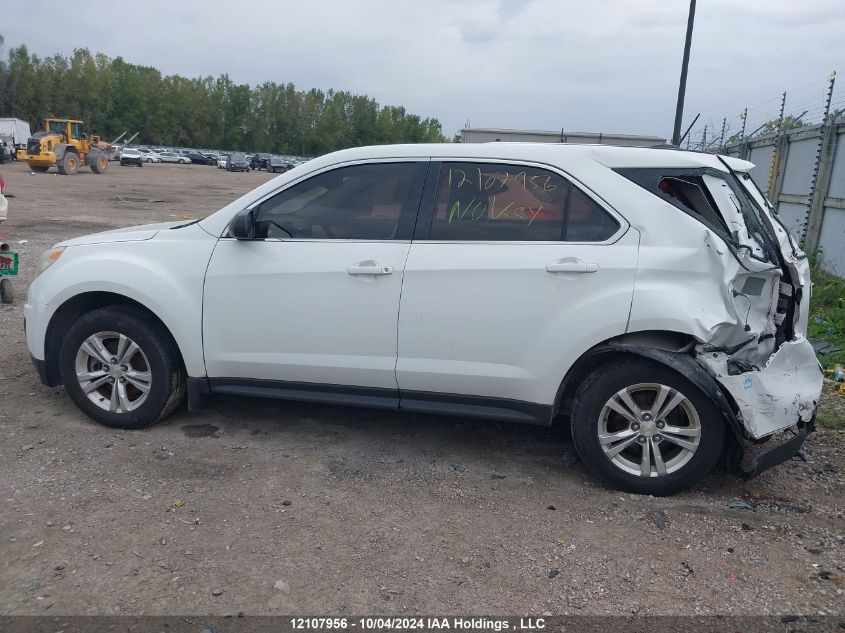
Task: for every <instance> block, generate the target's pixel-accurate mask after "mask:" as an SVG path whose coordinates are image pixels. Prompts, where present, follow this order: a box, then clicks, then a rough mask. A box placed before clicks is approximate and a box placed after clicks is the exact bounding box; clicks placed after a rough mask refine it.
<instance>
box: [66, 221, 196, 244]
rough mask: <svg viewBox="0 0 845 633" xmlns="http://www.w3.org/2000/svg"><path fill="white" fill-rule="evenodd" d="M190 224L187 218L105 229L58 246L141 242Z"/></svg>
mask: <svg viewBox="0 0 845 633" xmlns="http://www.w3.org/2000/svg"><path fill="white" fill-rule="evenodd" d="M184 224H188V222H185V220H179V221H177V222H159V223H157V224H142V225H141V226H128V227H126V228H123V229H114V230H111V231H103V232H101V233H92V234H91V235H83V236H82V237H75V238H73V239H72V240H65V241H64V242H60V243H58V244H56V246H83V245H85V244H104V243H106V242H140V241H143V240H149V239H152V237H153V236H154V235H155V234H156V233H158V232H159V231H166V230H167V229H172V228H174V227H177V226H180V225H184Z"/></svg>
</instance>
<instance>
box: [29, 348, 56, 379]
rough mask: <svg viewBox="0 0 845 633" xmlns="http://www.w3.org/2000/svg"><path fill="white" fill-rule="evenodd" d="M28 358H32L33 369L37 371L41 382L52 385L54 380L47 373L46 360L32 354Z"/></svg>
mask: <svg viewBox="0 0 845 633" xmlns="http://www.w3.org/2000/svg"><path fill="white" fill-rule="evenodd" d="M30 358H32V364H33V365H35V371H37V372H38V379H39V380H40V381H41V384H43V385H47V386H48V387H54V386H55V382H54V381H53V380H51V379H50V376H49V374H48V373H47V362H46V361H43V360H41V359H39V358H35V356H32V355H30Z"/></svg>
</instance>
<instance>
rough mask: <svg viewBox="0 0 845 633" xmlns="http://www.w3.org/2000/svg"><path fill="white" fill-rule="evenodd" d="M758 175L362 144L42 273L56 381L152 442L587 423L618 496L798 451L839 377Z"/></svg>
mask: <svg viewBox="0 0 845 633" xmlns="http://www.w3.org/2000/svg"><path fill="white" fill-rule="evenodd" d="M751 168H752V165H751V164H750V163H748V162H745V161H741V160H737V159H733V158H726V157H719V156H714V155H709V154H703V153H693V152H684V151H679V150H672V149H645V148H620V147H609V146H575V145H550V144H549V145H545V144H543V145H541V144H508V143H492V144H479V145H474V144H444V145H409V146H382V147H368V148H359V149H352V150H345V151H342V152H336V153H334V154H329V155H326V156H323V157H321V158H317V159H314V160H312V161H309V162H308V163H307V164H305V165H302V166H299V167H297V168H295V169H293V170H291V171H288V172H287V173H285V174H284V175H282V176H279V177H277V178H275V179H273V180H271V181H269V182H267V183H265V184H264V185H262V186H260V187H258V188H257V189H255V190H254V191H252V192H250V193H248V194H247V195H245V196H243V197H242V198H240V199H238V200H236V201H235V202H233V203H231V204H229V205H228V206H226V207H225V208H223V209H221V210H220V211H218V212H217V213H214V214H213V215H211V216H209V217H207V218H205V219H204V220H201V221H198V222H190V223H187V224H186V223H184V222H183V223H170V224H159V225H151V226H141V227H134V228H129V229H125V230H118V231H109V232H106V233H99V234H96V235H90V236H87V237H82V238H78V239H73V240H69V241H66V242H62V243H60V244H58V245H56V246H55V247H54V248H53V249H52V250H50V251H48V252H47V253H45V254H44V257H43V259H42V263H41V266H40V269H39V272H40V274H39V276H38V277H37V279H36V280H35V281H34V282H33V284H32V286H31V288H30V291H29V299H28V302H27V305H26V330H27V340H28V344H29V349H30V351H31V353H32V356H33V359H34V361H35V365H36V367H37V368H38V371H39V373H40V376H41V379H42V380H43V382H44V383H46V384H48V385H57V384H60V383H61V384H64V386H65V387H66V389H67V392H68V394H69V395H70V397H71V398H72V399H73V400H74V402H76V404H77V405H78V406H79V407H80V408H81V409H82V410H83V411H84V412H85V413H86V414H88V415H89V416H90V417H92V418H94V419H95V420H97V421H98V422H101V423H103V424H106V425H108V426H113V427H119V428H126V429H129V428H139V427H144V426H147V425H149V424H152V423H153V422H155V421H157V420H159V419H161V418H163V417H164V416H166V415H167V414H168V413H170V412H171V411H173V410H174V408H175V407H176V406H177V405H178V404H179V403H180V402H181V401H182V399H183V397H184V396H185V394H186V393H187V400H188V408H189V409H191V410H195V409H196V408H198V407H199V406H200V404H201V402H202V400H203V396H204V395H205V394H209V393H214V394H216V393H220V394H240V395H255V396H264V397H277V398H287V399H294V400H306V401H314V402H329V403H336V404H347V405H360V406H370V407H378V408H383V409H393V410H399V411H417V412H427V413H445V414H454V415H460V416H468V417H480V418H488V419H491V420H502V421H513V422H527V423H532V424H546V425H547V424H551V422H552V420H553V419H554V418H555V417H556V416H558V415H568V417H569V418H570V420H571V428H572V436H573V438H574V441H575V446H576V448H577V450H578V452H579V454H580V455H581V457H582V458H583V460H584V462H585V463H586V464H587V466H589V467H590V468H591V469H592V470H593V471H595V472H596V473H598V474H599V475H601V476H603V477H604V478H605V479H607V480H609V481H610V482H612V483H613V484H614V485H615V486H618V487H619V488H622V489H626V490H630V491H635V492H640V493H649V494H669V493H672V492H675V491H678V490H681V489H684V488H687V487H689V486H691V485H692V484H694V483H695V482H696V481H698V480H699V479H701V478H702V477H704V476H705V475H706V474H707V473H708V472H710V471H711V470H712V469H713V468H714V467H716V466H717V465H721V466H722V467H724V468H727V469H730V470H733V471H734V472H737V473H739V474H740V475H742V476H745V477H750V476H753V475H754V474H756V473H758V472H760V471H762V470H764V469H765V468H768V467H770V466H772V465H774V464H777V463H779V462H781V461H783V460H785V459H787V458H788V457H790V456H791V455H794V454H795V453H796V452H797V450H798V448H799V447H800V446H801V444H802V442H803V441H804V439H805V437H806V436H807V434H808V433H809V432H811V431H812V430H813V423H814V416H815V410H816V403H817V401H818V398H819V393H820V391H821V385H822V374H821V371H820V367H819V364H818V362H817V361H816V358H815V356H814V353H813V349H812V347H811V346H810V344H809V343H808V341H807V339H806V329H807V313H808V304H809V300H810V279H809V270H808V264H807V260H806V258H805V256H804V254H803V253H802V252H801V251H800V250H799V248H798V247H797V245H796V243H795V242H794V240H793V239H792V238H791V237H790V236H789V234H788V232H787V231H786V229H785V228H784V226H783V224H782V223H781V221H780V220H779V219H778V217H777V215H776V214H775V213H774V212H773V210H772V209H771V208H770V206H769V205H768V203H767V202H766V201H765V199H764V198H763V196H762V195H761V194H760V192H759V191H758V189H757V188H756V187H755V186H754V183H753V182H752V180H751V177H750V175H749V170H750V169H751Z"/></svg>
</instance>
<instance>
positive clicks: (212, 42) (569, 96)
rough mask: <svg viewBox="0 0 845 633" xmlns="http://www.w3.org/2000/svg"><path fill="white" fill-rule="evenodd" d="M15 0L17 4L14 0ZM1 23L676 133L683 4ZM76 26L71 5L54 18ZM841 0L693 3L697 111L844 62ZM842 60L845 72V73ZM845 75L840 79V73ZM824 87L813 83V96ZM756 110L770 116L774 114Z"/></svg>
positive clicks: (377, 0)
mask: <svg viewBox="0 0 845 633" xmlns="http://www.w3.org/2000/svg"><path fill="white" fill-rule="evenodd" d="M9 4H13V3H12V2H10V3H9ZM14 4H15V5H16V7H15V9H14V10H13V11H10V10H9V9H8V5H7V10H6V14H7V15H9V14H10V13H11V14H13V17H14V19H12V20H8V21H7V20H4V24H3V26H0V33H2V34H3V35H4V36H5V38H6V45H7V47H8V46H15V45H17V44H20V43H26V44H27V45H28V46H29V47H30V49H31V50H32V51H33V52H35V53H37V54H39V55H42V56H46V55H51V54H53V53H55V52H61V53H70V52H71V51H72V49H73V48H74V47H88V48H90V49H92V50H94V51H102V52H104V53H106V54H108V55H110V56H117V55H120V56H122V57H124V58H125V59H126V60H127V61H130V62H133V63H138V64H144V65H149V66H155V67H157V68H159V69H161V70H162V71H163V72H165V73H168V74H173V73H178V74H182V75H187V76H199V75H219V74H221V73H228V74H229V75H230V76H231V77H232V78H233V79H234V80H236V81H239V82H249V83H251V84H257V83H261V82H264V81H276V82H288V81H290V82H293V83H295V84H296V85H297V87H298V88H300V89H307V88H312V87H316V88H321V89H329V88H334V89H338V90H351V91H354V92H360V93H365V94H368V95H370V96H372V97H374V98H375V99H377V100H378V101H379V102H380V103H382V104H397V105H403V106H405V107H406V108H407V109H408V110H409V111H412V112H415V113H417V114H420V115H421V116H432V117H437V118H438V119H440V121H441V122H442V123H443V125H444V130H445V131H446V133H447V134H451V133H453V132H455V131H456V130H458V129H459V128H460V127H461V126H462V125H463V123H464V121H465V120H466V119H470V120H471V122H472V124H473V125H476V126H496V127H514V128H520V127H523V128H547V129H558V128H561V127H563V128H565V129H568V130H570V131H603V132H628V133H644V134H659V135H663V136H668V135H670V133H671V127H672V120H673V116H674V106H675V96H676V93H677V86H678V75H679V72H680V58H681V51H682V48H683V39H684V29H685V25H686V11H687V7H688V3H687V2H686V0H663V1H661V2H658V1H657V0H640V1H638V2H629V1H625V0H604V1H601V2H583V1H577V0H565V1H561V0H462V1H461V2H450V1H448V0H429V1H426V2H412V1H410V0H407V1H403V0H358V1H355V2H348V1H346V2H344V1H341V0H320V1H317V2H311V3H288V2H271V1H269V0H251V1H250V2H243V3H232V2H221V1H218V0H213V1H209V0H204V1H200V0H183V1H181V2H172V1H164V0H146V1H145V2H141V3H133V4H126V3H115V2H107V1H105V0H102V1H90V2H86V3H79V4H76V5H74V9H73V12H72V13H73V20H72V23H73V24H74V25H75V26H74V28H73V29H70V30H68V29H65V28H62V29H61V31H62V33H63V35H62V37H57V36H56V33H57V31H56V30H55V29H53V28H45V24H46V23H47V22H48V21H49V20H47V21H45V16H50V15H52V14H54V13H55V11H56V7H55V4H54V3H53V2H49V1H47V0H28V1H27V2H22V1H21V2H16V3H14ZM57 20H59V21H60V22H61V23H62V24H66V23H67V19H66V15H62V16H61V17H60V18H57ZM844 27H845V16H843V13H842V11H841V7H840V6H839V3H838V2H837V0H803V1H802V2H800V3H797V2H793V1H791V0H744V2H742V3H737V2H735V1H734V0H706V1H703V2H699V3H698V9H697V15H696V28H695V35H694V38H693V49H692V59H691V63H690V76H689V84H688V89H687V109H686V112H687V117H686V118H687V120H690V119H691V118H692V116H694V114H695V113H696V112H699V111H700V112H702V121H705V120H710V121H714V122H716V123H720V122H721V117H722V116H723V115H732V116H735V115H736V114H738V113H739V112H740V111H741V110H742V108H743V107H744V106H745V105H754V104H760V103H761V102H764V101H766V100H771V99H773V98H774V99H775V108H776V106H777V101H776V97H777V96H778V95H779V94H780V92H781V91H782V90H784V89H786V88H790V87H793V86H800V85H803V84H806V83H807V82H808V81H812V80H818V81H819V82H820V83H819V86H822V87H823V82H821V80H823V79H824V77H825V76H827V74H828V73H829V72H830V71H831V70H833V68H834V66H835V64H836V63H837V62H839V63H840V64H841V62H842V60H845V40H843V38H842V37H841V33H842V32H843V28H844ZM840 70H845V69H840ZM843 79H844V80H845V78H843ZM814 94H815V93H814ZM762 112H763V111H762V110H760V113H759V115H760V116H763V113H762Z"/></svg>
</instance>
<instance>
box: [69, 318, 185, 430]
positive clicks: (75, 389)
mask: <svg viewBox="0 0 845 633" xmlns="http://www.w3.org/2000/svg"><path fill="white" fill-rule="evenodd" d="M59 368H60V371H61V377H62V383H63V384H64V386H65V389H67V392H68V394H69V395H70V397H71V398H72V399H73V401H74V402H75V403H76V405H77V406H78V407H79V408H80V409H82V411H83V412H84V413H85V414H86V415H88V416H89V417H91V418H93V419H94V420H96V421H97V422H100V423H101V424H105V425H106V426H111V427H115V428H121V429H139V428H143V427H145V426H149V425H150V424H153V423H154V422H157V421H158V420H160V419H162V418H164V417H166V416H167V415H169V414H170V413H171V412H172V411H173V410H174V409H175V408H176V407H177V406H178V405H179V403H180V402H181V401H182V398H183V397H184V394H185V371H184V369H183V368H182V364H181V362H180V360H179V354H178V352H177V350H176V349H174V344H173V343H172V341H171V340H170V337H169V336H168V335H167V333H166V332H164V331H163V330H162V327H161V326H160V325H159V324H158V323H157V322H156V321H155V320H154V319H153V318H152V317H150V316H148V315H146V314H143V313H140V312H138V311H137V310H133V309H132V308H129V307H127V306H111V307H106V308H101V309H99V310H94V311H93V312H89V313H88V314H85V315H83V316H82V317H81V318H80V319H79V320H77V321H76V322H75V323H74V324H73V325H72V326H71V327H70V329H69V331H68V332H67V334H66V335H65V337H64V340H63V341H62V345H61V349H60V353H59Z"/></svg>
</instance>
